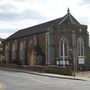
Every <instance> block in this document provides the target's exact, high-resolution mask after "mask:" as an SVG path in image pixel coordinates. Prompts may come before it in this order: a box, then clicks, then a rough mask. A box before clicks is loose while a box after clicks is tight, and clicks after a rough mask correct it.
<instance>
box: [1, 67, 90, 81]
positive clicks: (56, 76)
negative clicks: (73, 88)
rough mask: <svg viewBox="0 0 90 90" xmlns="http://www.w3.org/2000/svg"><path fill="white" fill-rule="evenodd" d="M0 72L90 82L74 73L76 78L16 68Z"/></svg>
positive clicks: (3, 68) (87, 78) (2, 68)
mask: <svg viewBox="0 0 90 90" xmlns="http://www.w3.org/2000/svg"><path fill="white" fill-rule="evenodd" d="M0 70H6V71H14V72H23V73H29V74H34V75H40V76H46V77H53V78H61V79H71V80H81V81H87V80H90V78H89V77H85V76H80V75H78V74H77V73H76V76H75V77H74V76H67V75H61V74H52V73H41V72H34V71H30V70H25V69H16V68H5V67H0Z"/></svg>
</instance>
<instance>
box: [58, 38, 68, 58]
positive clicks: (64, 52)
mask: <svg viewBox="0 0 90 90" xmlns="http://www.w3.org/2000/svg"><path fill="white" fill-rule="evenodd" d="M59 49H60V57H62V56H68V42H67V39H66V38H64V37H63V38H61V40H60V43H59Z"/></svg>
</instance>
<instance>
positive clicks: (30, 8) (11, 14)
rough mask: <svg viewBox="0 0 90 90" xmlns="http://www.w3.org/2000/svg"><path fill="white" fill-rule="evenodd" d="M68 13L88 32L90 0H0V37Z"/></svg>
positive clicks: (5, 36)
mask: <svg viewBox="0 0 90 90" xmlns="http://www.w3.org/2000/svg"><path fill="white" fill-rule="evenodd" d="M67 8H70V13H71V14H72V15H73V16H74V17H75V18H76V19H77V20H78V21H79V22H80V23H81V24H85V25H88V31H89V32H90V0H0V37H1V38H7V37H8V36H10V35H11V34H13V33H14V32H16V31H17V30H20V29H23V28H26V27H30V26H33V25H36V24H39V23H42V22H45V21H49V20H52V19H55V18H59V17H62V16H64V15H65V14H67Z"/></svg>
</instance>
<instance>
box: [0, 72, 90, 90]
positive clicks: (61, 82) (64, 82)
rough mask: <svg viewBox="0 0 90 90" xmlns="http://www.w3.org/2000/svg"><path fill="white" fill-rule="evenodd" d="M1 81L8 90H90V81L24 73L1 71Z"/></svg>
mask: <svg viewBox="0 0 90 90" xmlns="http://www.w3.org/2000/svg"><path fill="white" fill-rule="evenodd" d="M0 81H1V82H2V83H4V84H5V86H6V90H90V81H89V80H88V81H80V80H69V79H60V78H51V77H44V76H39V75H33V74H27V73H22V72H13V71H3V70H0Z"/></svg>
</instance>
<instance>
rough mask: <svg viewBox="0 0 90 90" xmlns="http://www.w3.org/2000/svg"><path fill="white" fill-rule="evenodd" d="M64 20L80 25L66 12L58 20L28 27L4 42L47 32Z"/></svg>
mask: <svg viewBox="0 0 90 90" xmlns="http://www.w3.org/2000/svg"><path fill="white" fill-rule="evenodd" d="M66 20H68V21H69V22H70V23H71V24H75V25H80V23H79V22H78V21H77V20H76V19H75V18H74V17H73V16H72V15H71V14H70V12H69V11H68V13H67V14H66V15H65V16H64V17H62V18H58V19H55V20H51V21H48V22H46V23H42V24H39V25H36V26H32V27H28V28H25V29H22V30H19V31H17V32H16V33H14V34H12V35H11V36H9V37H8V38H7V39H6V40H10V39H15V38H19V37H23V36H28V35H33V34H38V33H43V32H47V30H48V28H49V27H51V26H55V25H61V24H62V23H64V22H65V21H66Z"/></svg>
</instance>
